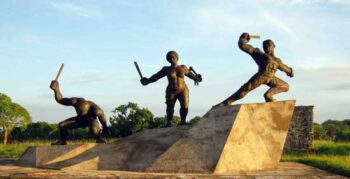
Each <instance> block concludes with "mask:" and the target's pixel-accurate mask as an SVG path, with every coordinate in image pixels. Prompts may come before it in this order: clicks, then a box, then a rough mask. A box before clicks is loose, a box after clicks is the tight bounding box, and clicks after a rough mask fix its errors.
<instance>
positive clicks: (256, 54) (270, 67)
mask: <svg viewBox="0 0 350 179" xmlns="http://www.w3.org/2000/svg"><path fill="white" fill-rule="evenodd" d="M254 37H255V38H256V36H254ZM251 38H253V36H250V35H249V34H248V33H243V34H242V35H241V36H240V38H239V41H238V46H239V48H240V49H241V50H242V51H244V52H246V53H247V54H249V55H250V56H251V57H252V58H253V60H254V61H255V63H256V64H257V65H258V66H259V70H258V72H257V73H256V74H255V75H253V77H251V78H250V79H249V80H248V82H247V83H245V84H244V85H243V86H242V87H241V88H240V89H239V90H238V91H236V92H235V93H234V94H232V95H231V96H230V97H228V98H227V99H225V100H224V101H222V102H221V103H219V104H217V105H215V106H214V107H219V106H228V105H231V104H232V103H234V102H235V101H237V100H239V99H242V98H243V97H244V96H245V95H247V94H248V93H249V92H250V91H252V90H254V89H255V88H257V87H259V86H260V85H262V84H265V85H267V86H269V87H270V89H269V90H267V91H266V93H265V94H264V98H265V101H266V102H272V101H275V99H274V98H273V95H275V94H277V93H281V92H286V91H288V90H289V86H288V83H286V82H285V81H283V80H281V79H280V78H277V77H276V76H275V73H276V72H277V70H281V71H283V72H285V73H286V74H287V75H288V76H289V77H293V76H294V73H293V69H292V68H291V67H288V66H287V65H285V64H283V63H282V60H281V59H279V58H278V57H276V56H275V53H274V49H275V47H276V45H275V43H274V42H273V41H272V40H265V41H264V42H263V49H264V52H262V51H261V50H260V49H259V48H254V47H253V46H251V45H249V44H248V42H249V40H250V39H251Z"/></svg>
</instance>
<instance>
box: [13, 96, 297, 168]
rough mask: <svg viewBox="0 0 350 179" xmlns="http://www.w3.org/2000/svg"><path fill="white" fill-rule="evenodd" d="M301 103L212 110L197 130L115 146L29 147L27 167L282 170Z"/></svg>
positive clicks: (156, 132) (138, 137) (23, 161)
mask: <svg viewBox="0 0 350 179" xmlns="http://www.w3.org/2000/svg"><path fill="white" fill-rule="evenodd" d="M294 104H295V101H279V102H273V103H260V104H242V105H234V106H228V107H219V108H215V109H211V110H210V111H209V112H208V113H207V114H206V115H204V116H203V118H202V119H201V120H200V121H199V122H198V123H197V124H195V125H194V126H192V127H191V126H184V127H176V128H164V129H153V130H146V131H143V132H140V133H138V134H135V135H132V136H130V137H127V138H125V139H121V140H119V141H117V142H116V143H113V144H84V145H72V146H44V147H32V148H29V149H28V150H27V151H26V152H25V153H24V154H23V155H22V157H21V158H20V159H19V161H18V164H20V165H23V166H31V167H40V168H51V169H64V170H125V171H146V172H165V173H177V172H181V173H213V172H214V173H232V172H243V171H244V172H247V171H257V170H266V169H274V168H277V166H278V163H279V160H280V156H281V152H282V149H283V145H284V142H285V138H286V135H287V131H288V127H289V123H290V120H291V117H292V113H293V109H294Z"/></svg>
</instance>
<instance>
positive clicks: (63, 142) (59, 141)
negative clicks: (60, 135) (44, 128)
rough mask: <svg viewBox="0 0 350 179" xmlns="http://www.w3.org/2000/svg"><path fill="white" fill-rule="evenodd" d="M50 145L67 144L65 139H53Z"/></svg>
mask: <svg viewBox="0 0 350 179" xmlns="http://www.w3.org/2000/svg"><path fill="white" fill-rule="evenodd" d="M51 145H67V141H65V140H55V141H54V142H52V143H51Z"/></svg>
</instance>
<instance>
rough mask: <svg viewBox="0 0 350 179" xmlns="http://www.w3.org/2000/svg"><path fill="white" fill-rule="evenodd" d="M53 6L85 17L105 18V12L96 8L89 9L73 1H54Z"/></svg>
mask: <svg viewBox="0 0 350 179" xmlns="http://www.w3.org/2000/svg"><path fill="white" fill-rule="evenodd" d="M51 5H52V7H53V8H55V9H56V10H58V11H61V12H63V13H67V14H72V15H76V16H80V17H85V18H103V16H104V15H103V13H102V12H101V11H97V10H95V9H88V8H86V7H82V6H79V5H76V4H72V3H62V2H60V3H58V2H54V3H52V4H51Z"/></svg>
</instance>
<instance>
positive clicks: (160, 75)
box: [141, 67, 166, 85]
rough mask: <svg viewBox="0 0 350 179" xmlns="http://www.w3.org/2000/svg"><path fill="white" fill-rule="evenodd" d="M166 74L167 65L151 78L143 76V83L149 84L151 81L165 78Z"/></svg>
mask: <svg viewBox="0 0 350 179" xmlns="http://www.w3.org/2000/svg"><path fill="white" fill-rule="evenodd" d="M164 76H166V67H163V68H162V69H161V70H160V71H159V72H157V73H156V74H154V75H152V76H151V77H150V78H142V79H141V83H142V85H148V84H149V83H153V82H156V81H157V80H159V79H161V78H163V77H164Z"/></svg>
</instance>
